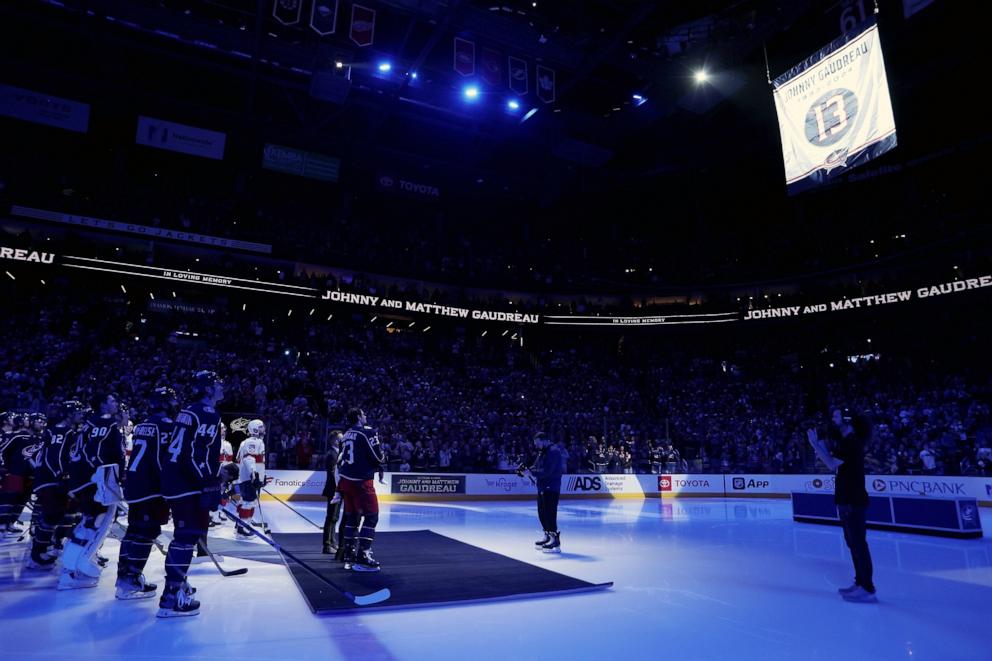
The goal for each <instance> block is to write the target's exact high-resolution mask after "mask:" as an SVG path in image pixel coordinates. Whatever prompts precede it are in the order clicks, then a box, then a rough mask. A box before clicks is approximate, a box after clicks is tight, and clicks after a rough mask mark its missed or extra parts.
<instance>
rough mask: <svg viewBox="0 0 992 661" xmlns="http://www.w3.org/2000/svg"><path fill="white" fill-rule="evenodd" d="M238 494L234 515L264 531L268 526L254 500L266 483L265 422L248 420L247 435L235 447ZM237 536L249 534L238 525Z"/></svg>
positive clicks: (243, 536)
mask: <svg viewBox="0 0 992 661" xmlns="http://www.w3.org/2000/svg"><path fill="white" fill-rule="evenodd" d="M236 461H237V463H238V473H239V474H238V493H240V494H241V502H240V503H239V504H238V516H239V517H241V520H242V521H244V522H245V523H250V524H251V525H253V526H255V527H256V528H261V529H262V530H264V531H266V532H268V530H269V526H268V524H267V523H266V522H265V520H264V519H263V518H262V511H261V509H260V508H259V505H258V499H259V496H260V492H261V490H262V487H263V486H265V485H266V484H267V481H266V478H265V423H264V422H262V421H261V420H252V421H251V422H249V423H248V437H247V438H246V439H245V440H243V441H241V446H240V447H239V448H238V456H237V459H236ZM235 532H236V534H237V535H238V537H241V538H251V536H252V534H251V533H250V532H247V531H246V530H244V529H243V528H242V527H241V526H238V527H237V529H236V531H235Z"/></svg>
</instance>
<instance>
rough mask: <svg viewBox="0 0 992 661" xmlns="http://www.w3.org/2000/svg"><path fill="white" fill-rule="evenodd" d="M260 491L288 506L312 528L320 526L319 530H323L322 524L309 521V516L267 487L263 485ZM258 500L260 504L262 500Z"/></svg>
mask: <svg viewBox="0 0 992 661" xmlns="http://www.w3.org/2000/svg"><path fill="white" fill-rule="evenodd" d="M262 491H264V492H265V493H267V494H269V495H270V496H272V497H273V498H274V499H275V500H276V501H278V502H280V503H282V504H283V505H285V506H286V507H288V508H289V509H291V510H292V511H293V513H294V514H296V515H297V516H299V517H300V518H301V519H303V520H304V521H306V522H307V523H309V524H310V525H311V526H313V527H314V528H320V529H321V530H323V529H324V526H318V525H317V524H316V523H314V522H313V521H311V520H310V519H309V518H307V517H306V515H304V514H303V513H302V512H300V511H299V510H298V509H296V508H295V507H293V506H291V505H290V504H289V503H287V502H286V501H285V500H283V499H282V498H280V497H279V496H277V495H275V494H274V493H272V492H271V491H269V490H268V489H266V488H265V487H262ZM258 502H259V504H261V502H262V501H261V500H259V501H258Z"/></svg>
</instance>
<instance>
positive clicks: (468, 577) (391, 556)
mask: <svg viewBox="0 0 992 661" xmlns="http://www.w3.org/2000/svg"><path fill="white" fill-rule="evenodd" d="M272 537H273V538H274V539H275V540H276V541H277V542H278V543H279V544H280V545H281V546H282V547H284V548H285V549H286V550H287V551H289V552H290V553H292V554H293V555H295V556H297V557H298V558H299V559H300V560H302V561H304V562H306V563H307V564H308V565H310V566H311V567H313V568H314V569H315V570H317V571H318V572H319V573H320V574H321V575H322V576H324V577H325V578H327V579H328V580H330V581H331V582H333V583H334V584H335V585H336V586H338V587H340V588H341V589H342V590H345V591H348V592H351V593H352V594H355V595H364V594H369V593H372V592H376V591H377V590H381V589H382V588H389V590H390V592H391V593H392V596H391V597H390V598H389V599H388V600H386V601H383V602H381V603H378V604H374V605H371V606H355V605H354V604H353V603H351V601H349V600H348V599H347V598H345V597H344V596H343V595H341V594H340V593H338V592H337V591H336V590H333V589H332V588H330V587H328V586H327V585H325V584H324V583H323V582H322V581H320V580H319V579H317V578H316V577H314V576H313V575H311V574H310V573H309V572H307V571H306V570H305V569H303V568H302V567H300V566H299V565H297V564H296V563H295V562H293V561H292V560H290V559H289V558H286V564H287V565H288V566H289V569H290V572H291V573H292V575H293V578H294V580H295V581H296V585H297V586H298V587H299V588H300V592H301V593H302V594H303V598H304V599H306V601H307V603H308V604H309V605H310V610H312V611H313V612H314V613H321V614H322V613H326V614H339V613H346V612H356V611H369V610H383V609H392V608H419V607H424V606H441V605H452V604H464V603H475V602H485V601H494V600H503V599H524V598H531V597H545V596H557V595H561V594H568V593H576V592H590V591H593V590H603V589H607V588H609V587H611V586H612V585H613V584H612V583H600V584H594V583H588V582H586V581H580V580H579V579H577V578H572V577H571V576H565V575H563V574H558V573H556V572H553V571H548V570H547V569H543V568H541V567H536V566H534V565H530V564H527V563H526V562H520V561H519V560H514V559H513V558H508V557H506V556H503V555H499V554H497V553H492V552H490V551H486V550H485V549H481V548H479V547H477V546H472V545H471V544H465V543H463V542H459V541H458V540H455V539H451V538H450V537H445V536H444V535H439V534H437V533H435V532H432V531H430V530H412V531H404V532H380V533H378V534H377V535H376V539H375V557H376V559H377V560H378V561H379V562H381V563H382V571H380V572H375V573H363V572H353V571H345V570H344V569H343V568H342V566H341V564H340V563H337V562H334V560H333V556H329V555H323V554H322V553H320V549H321V538H322V535H321V534H320V533H275V534H273V535H272Z"/></svg>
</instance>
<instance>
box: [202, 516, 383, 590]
mask: <svg viewBox="0 0 992 661" xmlns="http://www.w3.org/2000/svg"><path fill="white" fill-rule="evenodd" d="M220 511H221V512H222V513H223V514H224V516H226V517H227V518H229V519H230V520H231V521H233V522H234V525H236V526H241V527H242V528H244V529H245V530H247V531H248V532H250V533H251V534H253V535H254V536H255V537H258V538H259V539H261V540H262V541H263V542H265V543H266V544H268V545H269V546H271V547H272V548H274V549H275V550H277V551H279V552H280V553H282V554H283V555H284V556H286V557H287V558H289V559H290V560H292V561H293V562H295V563H296V564H297V565H299V566H300V567H302V568H303V569H305V570H306V571H307V572H309V573H310V574H312V575H313V576H315V577H316V578H317V579H319V580H320V582H321V583H324V584H325V585H327V586H329V587H331V588H334V590H335V591H337V592H339V593H341V594H343V595H344V596H345V597H347V598H348V600H349V601H351V602H352V603H353V604H355V605H356V606H369V605H371V604H378V603H379V602H382V601H386V600H387V599H389V597H390V596H391V595H390V592H389V588H383V589H381V590H378V591H376V592H373V593H372V594H365V595H355V594H352V593H350V592H347V591H345V590H342V589H341V588H340V587H338V586H337V585H335V584H334V583H332V582H331V581H329V580H328V579H327V578H326V577H325V576H324V575H323V574H321V573H320V572H318V571H317V570H316V569H314V568H313V567H311V566H310V565H308V564H307V563H305V562H303V561H302V560H300V559H299V558H297V557H296V556H295V555H293V554H292V553H290V552H289V551H287V550H285V549H284V548H282V546H280V545H279V542H277V541H275V540H273V539H269V538H268V537H266V536H265V535H263V534H262V533H260V532H258V529H257V528H255V526H253V525H250V524H247V523H245V522H244V521H242V520H241V519H240V518H238V517H236V516H234V515H233V514H231V513H230V512H229V511H227V510H226V509H224V508H223V507H222V508H220Z"/></svg>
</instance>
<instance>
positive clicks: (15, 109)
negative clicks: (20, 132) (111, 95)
mask: <svg viewBox="0 0 992 661" xmlns="http://www.w3.org/2000/svg"><path fill="white" fill-rule="evenodd" d="M0 115H4V116H6V117H13V118H14V119H21V120H24V121H26V122H34V123H35V124H45V125H47V126H54V127H56V128H60V129H66V130H69V131H76V132H77V133H86V131H87V130H88V128H89V123H90V106H89V104H87V103H80V102H79V101H70V100H69V99H63V98H61V97H58V96H52V95H51V94H42V93H41V92H35V91H34V90H28V89H23V88H21V87H14V86H12V85H0Z"/></svg>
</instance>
